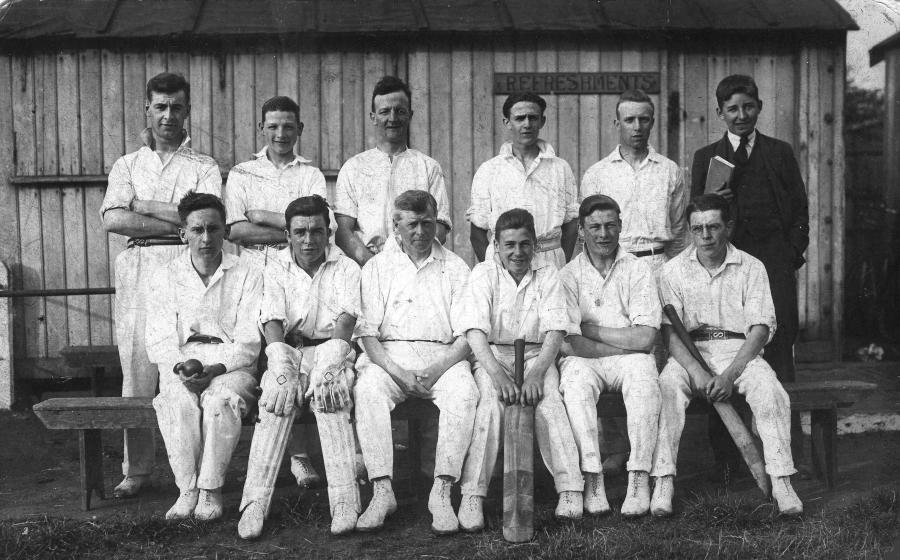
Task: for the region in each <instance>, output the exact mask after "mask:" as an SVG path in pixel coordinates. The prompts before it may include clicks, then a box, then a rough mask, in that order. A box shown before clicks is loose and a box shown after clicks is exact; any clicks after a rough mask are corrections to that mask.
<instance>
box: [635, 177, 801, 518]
mask: <svg viewBox="0 0 900 560" xmlns="http://www.w3.org/2000/svg"><path fill="white" fill-rule="evenodd" d="M687 213H688V220H689V226H690V232H691V236H692V237H693V240H694V246H693V247H691V248H689V249H687V250H685V251H684V252H682V253H681V254H680V255H678V256H677V257H675V258H674V259H672V260H671V261H669V262H667V263H666V264H665V265H664V266H663V269H662V274H661V276H660V280H659V283H660V286H659V294H660V299H661V300H662V303H663V305H666V304H671V305H672V306H673V307H674V308H675V310H676V311H677V312H678V316H679V317H680V318H681V320H682V322H683V323H684V326H685V328H686V329H687V330H688V332H690V335H691V339H692V340H693V341H694V342H695V343H696V345H697V349H698V350H699V351H700V353H701V354H702V356H703V358H704V359H705V360H706V363H707V364H709V367H710V368H711V369H712V370H713V372H714V373H715V375H714V376H713V378H712V379H710V380H707V373H706V372H705V371H704V370H703V368H702V367H701V366H700V364H699V362H697V360H695V359H694V357H693V356H691V354H690V353H689V352H688V350H687V348H685V346H684V344H682V343H681V341H680V340H679V339H678V337H677V336H676V335H675V333H674V332H673V330H672V327H671V326H669V324H668V320H667V319H666V318H663V335H664V338H665V339H666V340H667V341H668V345H669V352H670V354H671V357H670V358H669V361H668V363H667V364H666V367H665V368H664V369H663V371H662V373H661V374H660V376H659V389H660V393H661V394H662V409H661V412H660V417H659V438H658V440H657V443H656V451H655V453H654V457H653V470H652V472H651V473H650V474H651V476H653V477H654V478H655V479H656V487H655V488H654V490H653V499H652V500H651V504H650V509H651V511H652V513H653V515H659V516H663V515H670V514H671V513H672V495H673V493H674V483H673V479H674V476H675V463H676V460H677V457H678V443H679V440H680V439H681V431H682V430H683V429H684V411H685V409H686V408H687V406H688V404H689V403H690V401H691V397H692V396H693V395H694V394H695V393H701V394H703V395H704V396H705V397H706V398H707V399H709V400H710V401H725V400H728V399H729V398H730V397H731V394H732V392H734V391H735V390H736V391H737V392H738V393H740V394H742V395H744V397H745V398H746V399H747V404H748V405H750V410H751V411H753V416H754V417H755V419H756V426H757V428H758V432H759V437H760V439H762V444H763V457H764V458H765V461H766V472H767V473H768V474H769V476H770V477H771V479H772V497H773V498H775V502H776V503H777V504H778V510H779V512H781V513H782V514H787V515H796V514H799V513H802V512H803V503H802V502H801V501H800V498H798V497H797V494H796V493H795V492H794V489H793V488H792V487H791V478H790V476H791V475H792V474H794V473H796V472H797V470H796V469H795V468H794V462H793V459H792V458H791V403H790V400H789V398H788V395H787V393H786V392H785V390H784V388H783V387H782V386H781V383H779V382H778V378H777V377H776V376H775V372H774V371H773V370H772V367H771V366H770V365H769V364H768V363H767V362H766V361H765V360H763V358H762V350H763V346H765V345H766V343H767V342H768V341H770V340H771V339H772V335H773V333H774V331H775V307H774V305H773V303H772V294H771V292H770V291H769V280H768V276H767V275H766V269H765V268H764V267H763V264H762V263H761V262H760V261H759V260H757V259H756V258H754V257H752V256H750V255H749V254H747V253H745V252H743V251H741V250H739V249H737V248H735V246H734V245H732V244H731V243H729V242H728V238H729V237H730V235H731V231H732V228H733V227H734V222H733V221H732V220H731V215H730V208H729V205H728V201H726V200H725V199H724V198H722V197H721V196H719V195H714V194H709V195H703V196H700V197H697V198H695V199H694V200H693V201H692V202H691V203H690V205H689V206H688V209H687Z"/></svg>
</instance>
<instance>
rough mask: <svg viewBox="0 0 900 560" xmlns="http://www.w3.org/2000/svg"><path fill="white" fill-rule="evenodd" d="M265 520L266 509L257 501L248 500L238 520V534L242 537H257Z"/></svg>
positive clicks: (248, 538)
mask: <svg viewBox="0 0 900 560" xmlns="http://www.w3.org/2000/svg"><path fill="white" fill-rule="evenodd" d="M265 521H266V510H265V508H264V507H263V506H262V504H260V503H259V502H250V503H249V504H248V505H247V507H245V508H244V511H243V513H241V520H240V521H238V536H239V537H241V538H242V539H247V540H250V539H257V538H259V536H260V535H261V534H262V530H263V523H265Z"/></svg>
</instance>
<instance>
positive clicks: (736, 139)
mask: <svg viewBox="0 0 900 560" xmlns="http://www.w3.org/2000/svg"><path fill="white" fill-rule="evenodd" d="M725 134H726V135H727V136H728V141H729V142H731V148H732V149H733V150H734V151H737V149H738V146H740V145H741V137H740V136H738V135H737V134H734V133H733V132H731V131H730V130H729V131H728V132H726V133H725ZM754 144H756V129H755V128H754V129H753V132H751V133H750V135H749V136H747V150H752V149H753V145H754Z"/></svg>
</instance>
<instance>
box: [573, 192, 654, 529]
mask: <svg viewBox="0 0 900 560" xmlns="http://www.w3.org/2000/svg"><path fill="white" fill-rule="evenodd" d="M619 216H620V211H619V205H618V204H617V203H616V201H615V200H613V199H611V198H610V197H608V196H605V195H598V194H595V195H591V196H589V197H587V198H585V199H584V200H583V201H581V206H580V208H579V209H578V219H579V222H580V226H581V232H582V234H583V235H584V252H583V253H581V254H580V255H578V256H577V257H575V258H574V259H573V260H572V262H570V263H569V264H567V265H566V266H565V268H563V269H562V272H561V273H560V277H561V279H562V283H563V287H564V288H565V293H566V298H567V300H568V305H569V310H570V312H571V313H573V314H574V320H573V322H574V323H575V325H577V328H576V331H575V332H576V334H573V335H571V336H569V337H568V338H567V342H568V344H567V348H566V352H565V353H566V354H568V356H567V357H565V358H562V360H560V365H559V369H560V374H561V375H562V381H561V382H560V386H559V388H560V391H561V392H562V394H563V401H565V403H566V411H567V413H568V415H569V421H570V422H571V424H572V431H573V432H574V434H575V441H576V442H577V443H578V451H579V452H580V454H581V470H582V471H583V472H584V473H585V496H584V509H585V511H586V512H588V513H591V514H602V513H607V512H609V503H608V502H607V500H606V490H605V488H604V483H603V475H604V470H605V469H606V467H605V466H601V463H600V461H601V458H602V457H601V452H600V450H599V449H598V444H597V432H598V429H597V400H598V399H599V397H600V394H601V393H604V392H616V393H622V397H623V399H624V400H625V410H626V412H627V414H628V439H629V440H630V443H631V457H630V460H629V461H628V465H627V468H628V490H627V492H626V496H625V502H624V503H623V504H622V515H624V516H626V517H635V516H639V515H644V514H646V513H647V512H648V511H649V509H650V487H649V484H648V482H649V477H648V473H649V472H650V467H651V465H652V461H653V448H654V447H655V446H656V430H657V421H658V419H659V401H660V397H659V387H658V386H657V383H656V376H657V373H656V363H655V362H654V360H653V356H652V355H651V354H650V351H651V349H652V348H653V340H654V339H655V338H656V333H657V330H658V329H659V318H660V307H659V297H658V296H657V293H656V281H655V280H654V278H653V273H652V271H651V270H650V267H649V266H648V265H647V262H646V260H645V259H641V258H638V257H636V256H634V255H633V254H631V253H629V252H628V251H626V250H625V249H624V248H622V247H621V246H620V245H619V231H620V230H621V228H622V220H621V218H620V217H619Z"/></svg>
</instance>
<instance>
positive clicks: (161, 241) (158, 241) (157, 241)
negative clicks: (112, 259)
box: [125, 237, 184, 249]
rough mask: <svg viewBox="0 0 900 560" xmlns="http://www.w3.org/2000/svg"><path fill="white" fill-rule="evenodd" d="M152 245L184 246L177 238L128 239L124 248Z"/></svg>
mask: <svg viewBox="0 0 900 560" xmlns="http://www.w3.org/2000/svg"><path fill="white" fill-rule="evenodd" d="M154 245H184V243H182V242H181V239H179V238H177V237H129V238H128V242H127V243H126V244H125V247H127V248H128V249H131V248H132V247H152V246H154Z"/></svg>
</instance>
